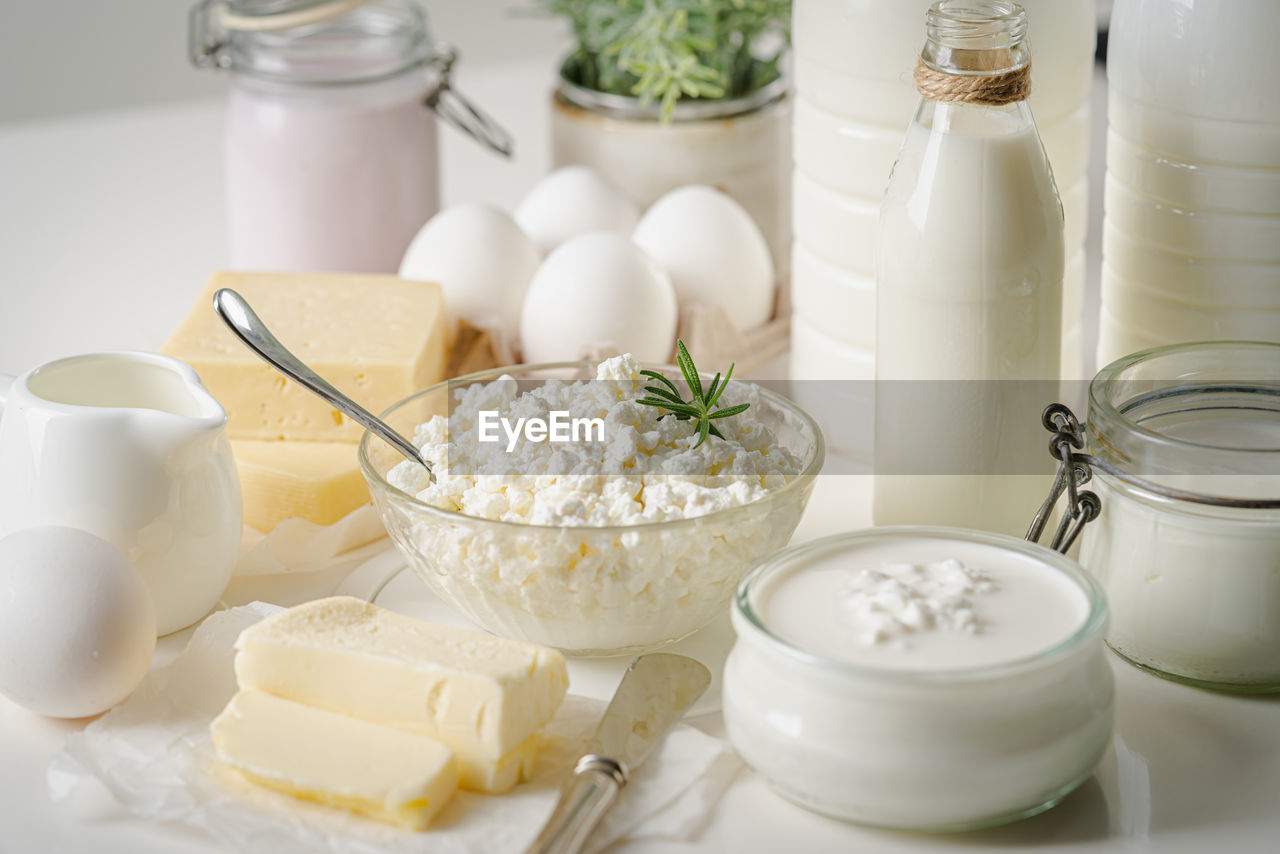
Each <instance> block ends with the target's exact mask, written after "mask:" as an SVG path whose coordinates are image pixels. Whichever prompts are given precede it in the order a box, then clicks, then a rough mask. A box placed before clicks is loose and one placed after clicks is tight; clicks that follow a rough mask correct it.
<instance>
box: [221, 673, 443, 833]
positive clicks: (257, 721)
mask: <svg viewBox="0 0 1280 854" xmlns="http://www.w3.org/2000/svg"><path fill="white" fill-rule="evenodd" d="M210 733H211V734H212V736H213V744H214V747H215V748H216V749H217V751H218V757H219V758H220V759H221V760H222V761H223V762H225V763H226V764H227V765H229V766H231V767H232V768H234V769H236V770H237V771H239V772H240V773H241V774H242V775H244V776H245V777H247V778H248V779H250V780H252V781H253V782H255V783H258V784H259V785H263V786H268V787H270V788H272V789H276V790H278V791H281V792H285V793H286V794H289V795H292V796H294V797H295V798H302V799H304V800H308V801H315V802H317V803H321V804H326V805H328V806H333V807H339V808H341V809H346V810H351V811H352V812H357V813H360V814H361V815H366V816H369V817H370V818H375V819H378V820H379V821H385V822H390V823H392V824H398V825H400V826H402V827H407V828H410V829H412V830H422V829H423V828H425V827H426V826H427V824H428V823H429V822H430V821H431V817H432V816H434V815H435V814H436V813H437V812H439V811H440V808H441V807H443V806H444V805H445V803H447V802H448V800H449V798H451V797H452V796H453V793H454V791H455V790H456V789H457V788H458V767H457V764H456V763H455V762H454V759H453V755H452V753H451V752H450V750H449V748H448V747H447V746H445V745H444V744H443V743H442V742H440V741H437V740H435V739H433V738H427V737H426V736H422V735H416V734H414V733H410V732H404V731H403V730H397V729H391V728H390V727H384V726H378V725H377V724H371V723H368V722H366V721H361V720H356V719H355V718H349V717H346V716H345V715H337V714H334V713H333V712H326V711H324V710H323V709H313V708H311V707H310V706H304V705H302V704H301V703H292V702H290V701H288V700H282V699H280V698H279V697H273V696H271V695H270V694H264V693H262V692H260V691H241V692H240V693H239V694H236V695H235V697H233V698H232V699H231V702H230V703H228V704H227V707H226V708H225V709H223V710H222V714H220V715H218V717H217V718H215V719H214V721H213V724H212V725H211V726H210Z"/></svg>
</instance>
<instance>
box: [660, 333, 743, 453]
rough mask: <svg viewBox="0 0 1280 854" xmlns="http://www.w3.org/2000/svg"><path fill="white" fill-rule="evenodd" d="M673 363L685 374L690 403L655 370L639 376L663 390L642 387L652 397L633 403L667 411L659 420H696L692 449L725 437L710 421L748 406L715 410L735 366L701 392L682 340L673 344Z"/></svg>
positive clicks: (741, 410) (699, 381) (738, 405)
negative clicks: (671, 417)
mask: <svg viewBox="0 0 1280 854" xmlns="http://www.w3.org/2000/svg"><path fill="white" fill-rule="evenodd" d="M676 364H677V365H678V366H679V368H680V373H681V374H683V375H684V381H685V383H686V384H688V386H689V391H690V392H691V393H692V396H693V399H692V400H685V399H684V398H683V397H682V396H681V394H680V389H679V387H678V386H676V384H675V383H673V382H672V381H671V380H669V379H668V378H667V377H666V376H664V375H662V374H661V373H659V372H658V371H651V370H648V369H646V370H643V371H641V372H640V374H641V375H642V376H646V377H651V378H654V379H657V380H660V381H661V382H662V383H663V384H664V385H665V386H666V388H663V387H660V386H645V389H644V390H645V391H647V392H649V393H650V394H651V395H653V396H652V397H641V398H639V399H637V400H636V403H639V404H642V405H644V406H657V407H659V408H661V409H665V410H667V411H666V412H665V413H663V414H662V415H659V416H658V420H659V421H661V420H662V419H663V418H665V417H666V416H667V415H674V416H675V417H676V419H677V420H679V421H690V420H695V421H697V425H696V427H697V434H698V441H697V442H695V443H694V445H693V447H695V448H697V447H699V446H700V445H701V444H702V443H703V442H705V441H706V440H707V437H708V436H715V437H716V438H717V439H724V434H723V433H721V432H720V431H719V430H718V429H716V426H715V425H714V424H712V423H711V422H712V421H714V420H719V419H721V418H730V417H732V416H734V415H738V414H741V413H743V412H746V411H747V409H748V408H750V406H751V404H749V403H739V404H736V405H734V406H726V407H725V408H723V409H716V408H715V405H716V401H718V400H719V399H720V396H721V395H722V394H724V390H725V389H726V388H728V387H729V380H730V378H732V377H733V368H734V366H733V365H732V364H730V365H729V370H728V371H727V372H726V373H725V375H724V377H723V379H722V378H721V376H720V374H719V373H717V374H716V375H715V377H713V378H712V380H711V384H710V385H708V386H707V387H706V389H705V390H704V389H703V387H702V379H701V377H700V375H699V374H698V368H697V366H696V365H694V363H693V357H692V356H690V355H689V349H688V348H687V347H685V345H684V341H676Z"/></svg>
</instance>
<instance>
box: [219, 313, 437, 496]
mask: <svg viewBox="0 0 1280 854" xmlns="http://www.w3.org/2000/svg"><path fill="white" fill-rule="evenodd" d="M213 310H214V311H216V312H217V313H218V316H219V317H221V318H222V320H223V322H224V323H226V324H227V326H228V327H230V328H231V331H232V332H234V333H235V334H236V337H238V338H239V339H240V340H241V341H243V342H244V344H245V346H247V347H248V348H249V349H250V350H252V351H253V352H255V353H257V354H258V355H259V356H261V357H262V358H263V360H264V361H266V362H267V364H269V365H271V367H273V368H275V369H276V370H277V371H279V372H280V373H282V374H284V375H285V376H286V377H288V378H289V379H291V380H293V381H294V382H296V383H299V384H300V385H302V386H304V387H306V388H308V389H310V390H311V391H312V392H314V393H315V394H316V395H318V396H320V397H321V398H323V399H324V400H325V401H326V402H327V403H328V404H329V405H330V406H332V407H334V408H335V409H338V410H340V411H341V412H343V413H344V414H346V415H347V416H349V417H350V418H351V419H352V420H353V421H355V422H357V423H359V424H362V425H364V426H365V427H366V428H368V430H369V431H370V432H371V433H376V434H377V435H379V436H381V437H382V438H383V439H385V440H386V441H387V442H389V443H390V444H391V445H392V446H394V447H395V449H396V450H398V451H399V452H400V453H402V454H404V455H405V456H406V457H408V458H409V459H411V460H413V461H414V462H416V463H418V464H419V465H421V466H422V467H423V468H425V469H426V470H427V473H428V474H431V475H432V477H431V479H432V481H434V480H435V475H434V473H432V471H431V466H429V465H427V461H426V460H424V459H423V458H422V454H420V453H419V452H418V449H417V448H415V447H414V446H413V443H412V442H410V441H409V440H408V439H406V438H405V437H404V436H401V435H400V434H399V433H397V432H396V431H395V430H393V429H391V427H389V426H388V425H387V424H386V422H384V421H382V420H381V419H379V418H378V417H377V416H375V415H374V414H373V413H371V412H369V410H367V409H365V408H364V407H363V406H361V405H360V404H358V403H356V402H355V401H354V400H352V399H351V398H349V397H347V396H346V395H345V394H343V393H342V392H340V391H338V390H337V389H336V388H334V387H333V386H332V385H330V384H329V382H328V381H327V380H325V379H324V377H322V376H320V375H319V374H317V373H316V372H315V371H313V370H311V368H309V367H307V365H306V364H305V363H304V362H303V361H302V360H301V359H299V358H298V357H297V356H295V355H293V353H291V352H289V350H288V348H286V347H285V346H284V345H283V344H281V343H280V342H279V341H278V340H277V339H276V336H274V335H272V334H271V330H269V329H267V325H266V324H265V323H263V322H262V318H260V317H258V315H257V313H256V312H255V311H254V310H253V309H252V308H250V307H249V303H247V302H245V300H244V297H242V296H240V294H238V293H236V292H235V291H233V290H231V289H230V288H221V289H219V290H218V292H217V293H215V294H214V295H213Z"/></svg>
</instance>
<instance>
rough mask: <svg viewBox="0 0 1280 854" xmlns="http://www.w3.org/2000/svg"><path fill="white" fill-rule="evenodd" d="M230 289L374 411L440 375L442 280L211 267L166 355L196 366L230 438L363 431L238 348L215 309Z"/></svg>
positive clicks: (354, 435) (333, 436) (328, 437)
mask: <svg viewBox="0 0 1280 854" xmlns="http://www.w3.org/2000/svg"><path fill="white" fill-rule="evenodd" d="M224 287H226V288H233V289H235V290H236V291H238V292H239V293H240V295H241V296H243V297H244V298H245V299H246V300H247V301H248V302H249V304H250V305H251V306H253V308H254V310H255V311H256V312H257V313H258V315H259V316H260V317H261V318H262V320H263V322H265V323H266V324H267V326H268V327H269V328H270V329H271V331H272V332H273V333H275V335H276V337H277V338H279V339H280V342H281V343H282V344H284V346H286V347H288V348H289V349H290V350H292V351H293V352H294V353H295V354H297V356H298V357H299V358H301V359H302V361H304V362H306V363H307V364H308V365H310V366H311V367H312V368H313V369H314V370H315V371H316V373H318V374H320V376H322V377H324V378H325V379H327V380H329V382H331V383H333V385H335V386H337V387H338V388H339V389H341V390H342V391H344V392H346V393H347V394H348V395H350V396H351V397H352V398H354V399H355V400H356V401H357V402H358V403H360V404H361V405H363V406H364V407H365V408H367V409H369V410H371V411H372V412H375V413H376V412H381V411H382V410H384V409H386V408H387V407H389V406H390V405H391V404H393V403H395V402H396V401H397V400H400V399H401V398H403V397H407V396H408V395H410V394H412V393H413V392H415V391H418V390H420V389H422V388H424V387H426V386H428V385H431V384H432V383H435V382H439V381H440V380H441V379H442V378H443V373H444V367H445V334H444V300H443V297H442V296H441V292H440V288H439V286H437V285H435V284H432V283H430V282H413V281H407V280H404V279H398V278H396V277H395V276H375V275H349V274H336V273H330V274H318V273H315V274H313V273H307V274H303V273H215V274H214V275H213V277H212V278H210V280H209V284H208V285H207V286H206V288H205V290H204V293H202V294H201V295H200V297H199V299H197V300H196V303H195V306H193V307H192V309H191V313H190V314H188V315H187V318H186V319H185V320H184V321H183V322H182V324H181V325H180V326H179V327H178V329H177V330H176V331H175V332H174V333H173V335H172V336H171V337H170V338H169V340H168V342H167V343H166V344H165V345H164V348H163V352H164V353H167V354H168V355H170V356H174V357H176V358H178V359H181V360H182V361H184V362H187V363H188V364H190V365H191V366H192V367H193V368H195V369H196V373H197V374H199V375H200V379H201V381H202V382H203V383H204V385H205V387H206V388H208V389H209V391H210V393H212V394H213V396H214V397H216V398H217V399H218V401H219V402H220V403H221V404H222V406H223V408H224V409H226V410H227V418H228V421H227V435H229V436H230V437H231V438H233V439H305V440H310V441H348V442H353V441H356V440H358V439H359V438H360V434H361V432H362V431H363V429H364V428H363V427H361V426H360V425H359V424H357V423H355V422H354V421H351V420H350V419H348V418H347V417H346V416H345V415H343V414H342V413H340V412H338V411H337V410H336V409H334V408H332V407H330V406H329V405H328V404H326V403H325V402H324V401H322V400H321V399H320V398H318V397H316V396H315V395H314V394H312V393H311V392H309V391H307V390H306V389H304V388H302V387H301V386H299V385H297V384H296V383H294V382H293V381H292V380H286V379H285V378H284V377H282V376H281V375H280V374H279V373H277V372H276V371H275V370H274V369H273V368H271V367H270V366H269V365H268V364H267V363H266V362H264V361H262V360H261V359H260V358H258V356H257V355H256V354H254V353H253V352H252V351H250V350H249V348H247V347H246V346H245V345H244V344H242V343H241V342H240V341H239V340H238V339H237V338H236V337H235V336H234V335H233V334H232V333H231V332H230V330H228V329H227V328H226V327H225V326H224V325H223V323H222V320H221V319H220V318H219V317H218V316H217V314H216V313H215V312H214V310H213V304H212V301H213V294H214V292H215V291H217V290H218V289H219V288H224Z"/></svg>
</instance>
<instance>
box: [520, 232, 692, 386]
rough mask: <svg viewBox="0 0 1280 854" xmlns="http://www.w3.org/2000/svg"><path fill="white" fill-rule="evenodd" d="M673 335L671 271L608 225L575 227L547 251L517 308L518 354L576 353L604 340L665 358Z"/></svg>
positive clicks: (648, 357)
mask: <svg viewBox="0 0 1280 854" xmlns="http://www.w3.org/2000/svg"><path fill="white" fill-rule="evenodd" d="M675 337H676V295H675V291H674V290H673V289H672V287H671V279H670V278H668V277H667V274H666V273H665V272H663V271H662V268H660V267H659V266H658V265H657V264H655V263H654V262H653V259H652V258H650V257H649V256H648V255H646V254H645V253H644V251H643V250H641V249H640V248H639V247H638V246H636V245H635V244H634V243H632V242H631V241H630V240H628V239H627V238H625V237H622V236H621V235H617V234H611V233H608V232H595V233H592V234H581V235H579V236H577V237H574V238H572V239H571V240H568V241H566V242H565V243H563V244H561V246H560V247H559V248H558V249H556V250H555V251H554V252H552V253H551V254H550V255H548V256H547V260H545V261H543V262H542V266H541V267H539V268H538V272H537V273H535V274H534V276H533V281H532V282H530V283H529V293H528V294H526V295H525V299H524V310H523V312H522V313H521V316H520V339H521V342H522V343H523V346H524V359H525V361H526V362H555V361H561V360H567V359H580V358H583V357H584V356H586V355H587V354H588V353H589V352H590V351H591V350H593V349H595V348H597V347H601V346H606V345H610V346H613V347H614V348H616V349H617V350H618V351H619V352H622V353H632V354H634V355H635V357H636V358H637V359H640V360H642V361H649V362H666V361H669V360H670V358H671V350H672V347H673V346H674V345H675Z"/></svg>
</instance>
